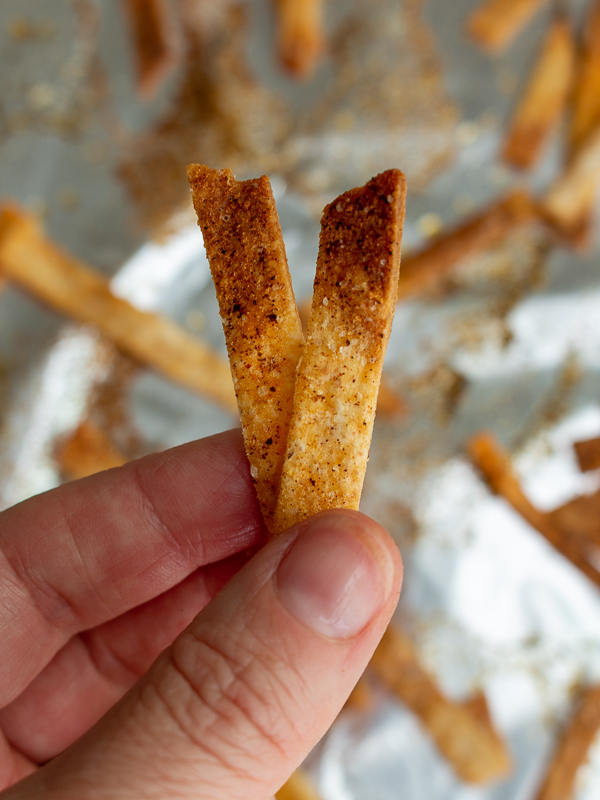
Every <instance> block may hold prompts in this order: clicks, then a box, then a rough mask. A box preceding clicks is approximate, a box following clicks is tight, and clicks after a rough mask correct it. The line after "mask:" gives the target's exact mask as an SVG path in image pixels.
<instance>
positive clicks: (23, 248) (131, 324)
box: [0, 205, 236, 413]
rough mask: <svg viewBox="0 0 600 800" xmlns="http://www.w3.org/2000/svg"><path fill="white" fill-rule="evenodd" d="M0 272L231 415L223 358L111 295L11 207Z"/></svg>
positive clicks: (2, 232)
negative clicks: (93, 327)
mask: <svg viewBox="0 0 600 800" xmlns="http://www.w3.org/2000/svg"><path fill="white" fill-rule="evenodd" d="M0 273H2V275H3V276H4V277H6V278H7V279H9V280H10V281H12V282H13V283H15V284H17V285H18V286H19V287H20V288H22V289H24V290H25V291H27V292H29V293H30V294H31V295H33V296H34V297H35V298H36V299H38V300H40V301H42V302H43V303H46V304H47V305H48V306H50V307H51V308H53V309H55V310H56V311H59V312H60V313H62V314H66V315H67V316H69V317H72V318H73V319H76V320H78V321H79V322H83V323H88V324H90V325H94V326H95V327H96V328H97V329H98V330H99V331H100V332H101V333H102V334H104V336H106V337H107V338H108V339H110V340H111V341H112V342H114V344H116V345H117V347H119V348H120V349H121V350H122V351H123V352H124V353H127V355H130V356H132V357H133V358H135V359H137V360H138V361H140V362H141V363H142V364H145V365H146V366H149V367H152V368H153V369H156V370H157V371H158V372H161V373H162V374H163V375H164V376H166V377H167V378H169V379H171V380H173V381H175V382H176V383H179V384H181V385H182V386H185V387H186V388H188V389H191V390H192V391H194V392H197V393H198V394H200V395H203V396H204V397H207V398H209V399H210V400H213V401H214V402H216V403H218V404H219V405H221V406H223V407H224V408H226V409H227V410H228V411H231V412H233V413H235V412H236V403H235V395H234V392H233V386H232V383H231V376H230V374H229V368H228V365H227V361H226V360H225V359H224V358H223V357H222V356H221V355H220V354H219V353H217V352H216V351H215V350H213V349H212V348H211V347H209V346H208V345H207V344H205V343H204V342H202V341H200V340H198V339H195V338H194V337H193V336H191V335H190V334H188V333H187V332H186V331H185V330H184V329H183V328H181V327H180V326H179V325H177V324H176V323H175V322H172V321H171V320H169V319H167V318H166V317H161V316H159V315H158V314H151V313H148V312H146V311H140V310H139V309H137V308H135V307H134V306H132V305H131V304H130V303H128V302H127V301H126V300H122V299H121V298H120V297H116V296H115V295H114V294H113V293H112V292H111V290H110V286H109V283H108V281H107V280H106V278H104V277H103V276H102V275H101V274H99V273H97V272H95V271H94V270H92V269H90V267H88V266H87V265H86V264H83V263H82V262H81V261H78V260H77V259H75V258H73V256H71V255H69V254H68V253H66V252H65V251H63V250H61V249H60V248H59V247H57V246H56V245H55V244H54V243H53V242H52V241H51V240H49V239H47V238H46V237H45V236H44V234H43V232H42V230H41V228H40V227H39V225H38V224H37V221H36V219H35V218H34V217H33V216H31V215H30V214H27V213H26V212H25V211H22V210H20V209H18V208H16V207H15V206H12V205H11V206H8V205H5V206H3V207H2V208H1V210H0Z"/></svg>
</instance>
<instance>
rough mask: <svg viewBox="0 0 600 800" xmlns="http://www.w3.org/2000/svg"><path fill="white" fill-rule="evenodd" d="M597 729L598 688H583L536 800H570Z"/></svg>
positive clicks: (599, 722) (599, 718)
mask: <svg viewBox="0 0 600 800" xmlns="http://www.w3.org/2000/svg"><path fill="white" fill-rule="evenodd" d="M599 729H600V686H590V687H588V688H587V689H584V691H583V693H582V696H581V698H580V700H579V703H578V705H577V708H576V710H575V713H574V714H573V717H572V718H571V720H570V722H569V723H568V724H567V726H566V728H565V729H564V731H563V733H562V736H561V737H560V739H559V741H558V745H557V748H556V750H555V752H554V755H553V757H552V760H551V762H550V766H549V767H548V771H547V773H546V777H545V779H544V782H543V784H542V786H541V788H540V790H539V791H538V793H537V794H536V796H535V800H572V798H574V797H575V780H576V778H577V772H578V770H579V768H580V767H581V766H582V765H583V764H584V763H585V761H586V760H587V757H588V752H589V749H590V747H591V745H592V743H593V741H594V739H595V738H596V736H597V734H598V730H599Z"/></svg>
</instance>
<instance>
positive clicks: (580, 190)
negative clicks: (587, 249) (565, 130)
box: [542, 127, 600, 239]
mask: <svg viewBox="0 0 600 800" xmlns="http://www.w3.org/2000/svg"><path fill="white" fill-rule="evenodd" d="M599 186H600V127H598V128H597V129H595V130H594V131H593V132H592V133H591V134H590V135H589V136H588V137H587V139H586V140H585V141H584V142H583V143H582V144H581V145H580V147H579V149H578V150H577V152H576V154H575V156H574V157H573V160H572V161H571V162H570V163H569V166H568V167H567V169H566V170H565V171H564V172H563V174H562V175H561V176H560V177H559V178H557V180H556V182H555V183H554V184H553V185H552V186H551V187H550V190H549V191H548V194H547V195H546V197H545V199H544V201H543V204H542V209H543V212H544V213H545V214H546V216H547V217H548V218H549V220H550V222H551V223H552V224H553V225H555V226H556V227H557V228H558V229H559V231H560V232H561V233H563V234H564V235H565V236H570V237H572V238H574V239H581V236H582V232H583V233H585V231H586V228H587V227H588V226H589V220H590V214H591V211H592V209H593V207H594V204H595V201H596V198H597V196H598V188H599Z"/></svg>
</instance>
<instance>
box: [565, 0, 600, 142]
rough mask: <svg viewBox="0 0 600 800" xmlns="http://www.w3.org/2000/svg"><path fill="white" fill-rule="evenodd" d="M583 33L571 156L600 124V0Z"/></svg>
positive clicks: (575, 96) (575, 95)
mask: <svg viewBox="0 0 600 800" xmlns="http://www.w3.org/2000/svg"><path fill="white" fill-rule="evenodd" d="M583 35H584V39H583V45H582V47H581V50H580V53H579V58H578V59H577V68H576V72H575V85H574V88H573V108H572V114H571V120H570V127H569V148H570V156H571V158H573V156H574V155H575V154H576V153H577V152H578V150H579V149H580V147H581V146H582V145H583V143H584V142H585V140H586V139H587V137H588V136H589V135H590V134H591V133H592V132H593V131H594V130H596V128H598V127H600V0H592V4H591V6H590V10H589V13H588V16H587V20H586V23H585V26H584V34H583Z"/></svg>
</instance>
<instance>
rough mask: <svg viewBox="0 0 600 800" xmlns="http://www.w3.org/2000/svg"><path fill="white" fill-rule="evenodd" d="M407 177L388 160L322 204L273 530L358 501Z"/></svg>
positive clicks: (393, 289) (391, 302)
mask: <svg viewBox="0 0 600 800" xmlns="http://www.w3.org/2000/svg"><path fill="white" fill-rule="evenodd" d="M405 191H406V188H405V180H404V176H403V175H402V173H401V172H399V171H398V170H388V171H387V172H383V173H382V174H381V175H378V176H377V177H375V178H373V179H372V180H371V181H369V182H368V183H367V184H366V185H365V186H363V187H360V188H358V189H352V190H351V191H349V192H346V193H345V194H343V195H341V196H340V197H338V198H336V199H335V200H334V201H333V202H332V203H330V204H329V205H328V206H327V207H326V208H325V210H324V212H323V217H322V221H321V237H320V243H319V255H318V259H317V273H316V278H315V283H314V293H313V300H312V306H311V313H310V319H309V323H308V334H307V339H306V345H305V348H304V354H303V356H302V361H301V364H300V367H299V370H298V377H297V382H296V389H295V394H294V406H293V413H292V421H291V424H290V431H289V434H288V441H287V447H286V454H285V460H284V463H283V471H282V476H281V487H280V492H279V496H278V498H277V507H276V512H275V522H274V530H275V532H276V533H278V532H281V531H283V530H285V529H286V528H288V527H289V526H290V525H292V524H294V523H295V522H298V521H300V520H301V519H305V518H306V517H309V516H311V515H312V514H315V513H316V512H317V511H321V510H323V509H326V508H335V507H346V508H358V504H359V500H360V494H361V490H362V485H363V480H364V474H365V469H366V465H367V459H368V453H369V446H370V442H371V433H372V429H373V420H374V416H375V406H376V402H377V393H378V389H379V381H380V378H381V370H382V366H383V359H384V355H385V350H386V347H387V342H388V339H389V334H390V330H391V325H392V319H393V315H394V307H395V304H396V300H397V291H398V274H399V267H400V241H401V237H402V226H403V221H404V200H405Z"/></svg>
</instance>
